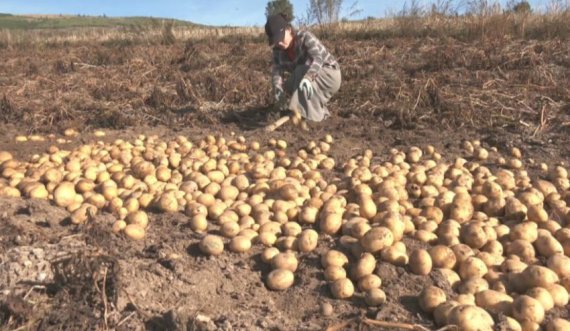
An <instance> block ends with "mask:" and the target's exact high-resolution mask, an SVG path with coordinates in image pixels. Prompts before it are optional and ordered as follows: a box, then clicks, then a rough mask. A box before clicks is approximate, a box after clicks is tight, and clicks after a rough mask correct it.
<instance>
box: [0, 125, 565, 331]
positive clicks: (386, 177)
mask: <svg viewBox="0 0 570 331" xmlns="http://www.w3.org/2000/svg"><path fill="white" fill-rule="evenodd" d="M332 143H333V139H332V137H331V136H330V135H327V136H325V137H324V138H323V139H322V140H321V141H311V142H309V143H308V144H307V146H306V147H305V148H303V149H300V150H298V151H296V152H293V151H289V153H288V152H287V143H286V142H285V141H284V140H275V139H271V140H269V141H268V144H267V146H262V145H261V144H260V143H259V142H256V141H252V142H250V143H248V142H246V139H245V138H243V137H235V136H232V137H231V138H229V139H226V138H224V137H214V136H211V135H210V136H207V137H205V138H204V139H202V140H199V141H196V142H192V141H190V140H188V139H187V138H186V137H183V136H178V137H176V138H175V139H173V140H171V141H162V140H160V139H158V138H157V137H155V136H148V137H147V136H139V137H138V139H135V140H134V141H132V142H127V141H124V140H121V139H118V140H115V141H114V142H112V143H103V142H97V143H93V144H88V145H82V146H79V147H78V148H76V149H74V150H71V151H66V150H60V149H59V148H58V147H56V146H52V147H50V148H49V150H48V151H47V153H45V154H42V155H34V156H33V158H32V159H31V161H29V162H22V161H18V160H15V159H13V158H12V156H11V155H10V154H9V153H7V152H0V171H1V173H0V175H1V178H0V196H9V197H20V196H24V197H28V198H36V199H49V200H50V201H53V203H54V204H56V205H58V206H60V207H63V208H66V209H67V210H68V211H69V212H70V213H71V221H72V222H73V223H75V224H81V223H85V222H88V221H90V220H91V219H92V218H93V215H95V214H97V213H99V212H108V213H112V214H113V215H115V216H116V219H117V220H116V221H115V223H114V224H112V225H110V229H111V230H112V231H113V232H115V233H123V234H124V235H126V236H128V237H130V238H133V239H137V240H140V239H143V238H144V237H145V235H146V232H147V231H148V230H149V229H150V228H151V227H152V224H151V223H150V222H149V217H148V215H147V211H148V210H149V209H154V210H157V211H161V212H165V213H174V212H183V213H184V214H185V215H187V216H188V219H189V225H190V227H191V229H192V230H193V231H195V232H197V233H203V237H202V240H201V242H200V244H199V247H200V250H201V251H202V252H203V253H204V254H207V255H214V256H215V255H220V254H222V253H223V252H224V250H226V249H228V250H230V251H231V252H234V253H245V252H247V251H249V250H250V249H251V247H252V245H255V244H257V245H262V246H263V247H264V249H263V252H262V254H261V258H262V260H263V261H264V262H266V263H267V264H268V265H270V266H271V268H272V271H271V272H270V273H269V274H268V276H267V279H266V282H267V286H268V287H269V288H270V289H272V290H285V289H287V288H289V287H291V286H292V285H293V284H294V282H295V272H296V270H297V268H298V265H299V258H302V256H303V255H305V254H307V253H309V252H312V251H313V250H315V249H316V248H317V245H318V243H319V238H320V237H322V236H331V237H333V238H334V239H335V241H336V242H337V243H338V245H337V246H336V247H335V248H334V249H330V250H327V251H326V253H324V254H323V255H322V256H321V264H322V267H323V276H324V279H325V280H326V281H327V282H328V283H329V284H330V291H331V294H332V295H333V296H334V297H335V298H338V299H348V298H351V297H353V296H354V295H355V293H359V295H362V297H363V298H364V300H365V302H366V303H367V304H368V305H370V306H378V305H381V304H383V303H384V302H385V301H386V294H385V293H384V291H383V290H382V289H381V287H382V279H381V278H380V277H379V276H378V275H377V274H375V270H376V267H377V265H378V264H380V263H390V264H393V265H396V266H400V267H406V268H407V269H408V270H409V271H410V272H412V273H414V274H417V275H428V274H430V273H432V272H438V273H440V275H442V276H443V277H444V278H445V279H447V281H448V282H449V284H450V286H451V288H452V289H453V293H446V292H445V291H444V290H443V289H440V288H437V287H434V286H426V287H425V288H424V289H423V291H422V292H421V293H418V299H419V303H420V307H421V308H422V309H423V310H424V311H425V312H426V313H429V314H432V315H433V318H434V321H435V323H436V324H437V325H440V326H444V325H457V326H459V327H460V329H461V330H491V329H492V327H493V325H495V323H496V321H497V317H498V316H502V315H504V316H506V323H508V324H509V327H511V328H512V329H513V330H539V329H540V328H541V327H545V328H546V329H547V330H570V326H569V322H568V321H566V320H563V319H551V320H550V321H548V323H545V315H546V313H547V312H548V311H549V310H551V309H553V308H554V307H565V306H566V305H567V304H568V300H569V295H568V291H569V290H570V258H569V257H568V255H569V254H570V226H569V222H570V208H569V207H568V206H567V204H568V203H569V202H570V191H569V188H570V182H569V179H568V172H567V170H566V168H565V167H564V165H563V164H559V165H555V166H553V167H548V166H547V165H546V164H539V165H538V164H535V162H534V161H533V160H523V157H522V153H521V151H520V150H519V149H517V148H513V149H512V150H511V151H510V155H508V156H505V155H501V154H500V153H498V152H497V150H496V149H494V148H490V149H489V150H487V149H485V148H483V147H482V146H481V144H480V143H479V142H478V141H465V142H463V145H462V147H463V150H464V155H463V156H464V158H463V157H458V158H455V159H454V160H449V161H448V160H445V159H444V158H442V155H441V154H440V153H439V152H438V151H436V150H435V148H434V147H433V146H426V147H425V148H423V149H420V148H418V147H410V148H408V149H407V150H405V151H401V150H397V149H392V150H391V151H390V153H389V155H387V156H386V155H382V156H381V158H382V159H384V160H385V161H383V162H380V161H379V160H378V159H377V158H375V157H374V155H373V153H372V151H370V150H365V151H364V152H363V153H362V154H359V155H356V156H354V157H353V158H351V159H349V160H348V161H346V162H344V163H343V164H337V162H336V160H335V159H334V158H332V157H331V156H330V154H329V152H330V150H331V145H332ZM526 165H528V166H529V167H528V169H527V168H526V167H525V166H526ZM528 171H533V173H536V175H533V176H532V177H531V175H530V174H529V172H528ZM404 237H411V238H415V239H416V240H418V241H420V242H421V243H423V244H420V245H415V247H427V248H426V249H422V248H414V249H410V248H409V247H406V245H405V244H404V242H403V241H402V239H403V238H404Z"/></svg>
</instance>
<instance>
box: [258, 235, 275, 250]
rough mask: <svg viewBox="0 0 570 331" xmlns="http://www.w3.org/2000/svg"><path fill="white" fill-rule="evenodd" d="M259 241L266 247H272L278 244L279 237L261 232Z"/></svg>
mask: <svg viewBox="0 0 570 331" xmlns="http://www.w3.org/2000/svg"><path fill="white" fill-rule="evenodd" d="M257 241H258V242H260V243H261V244H263V245H264V246H266V247H270V246H273V245H275V243H276V242H277V236H276V235H275V234H273V233H272V232H261V233H260V234H259V236H258V237H257Z"/></svg>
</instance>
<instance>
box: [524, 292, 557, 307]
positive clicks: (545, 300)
mask: <svg viewBox="0 0 570 331" xmlns="http://www.w3.org/2000/svg"><path fill="white" fill-rule="evenodd" d="M526 295H528V296H530V297H532V298H534V299H536V300H538V301H539V302H540V304H541V305H542V307H543V308H544V311H545V312H547V311H549V310H550V309H552V308H554V299H553V298H552V295H551V294H550V292H549V291H548V290H547V289H545V288H542V287H533V288H531V289H529V290H528V291H526Z"/></svg>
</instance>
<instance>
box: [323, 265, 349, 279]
mask: <svg viewBox="0 0 570 331" xmlns="http://www.w3.org/2000/svg"><path fill="white" fill-rule="evenodd" d="M324 276H325V279H326V280H327V281H328V282H334V281H336V280H339V279H343V278H346V270H344V268H343V267H339V266H335V265H330V266H328V267H327V268H326V269H325V271H324Z"/></svg>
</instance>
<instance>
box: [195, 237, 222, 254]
mask: <svg viewBox="0 0 570 331" xmlns="http://www.w3.org/2000/svg"><path fill="white" fill-rule="evenodd" d="M199 247H200V251H202V253H204V254H207V255H214V256H216V255H220V254H222V252H223V251H224V242H223V240H222V238H220V237H219V236H216V235H211V234H209V235H207V236H205V237H204V238H202V240H201V241H200V245H199Z"/></svg>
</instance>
